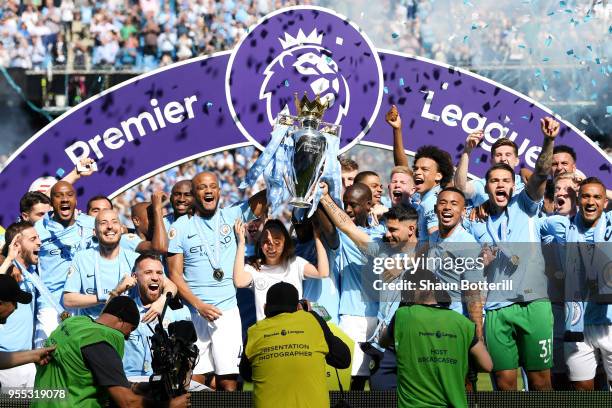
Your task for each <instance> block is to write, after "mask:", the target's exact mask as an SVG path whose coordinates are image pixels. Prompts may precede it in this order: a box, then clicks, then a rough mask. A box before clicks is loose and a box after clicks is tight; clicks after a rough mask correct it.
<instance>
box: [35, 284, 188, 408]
mask: <svg viewBox="0 0 612 408" xmlns="http://www.w3.org/2000/svg"><path fill="white" fill-rule="evenodd" d="M139 321H140V314H139V313H138V308H137V307H136V304H135V303H134V301H133V300H132V299H130V298H128V297H127V296H118V297H114V298H112V299H111V300H110V301H109V302H108V304H107V305H106V308H105V309H104V310H103V311H102V314H101V315H100V317H98V318H97V319H96V320H93V319H91V318H90V317H88V316H75V317H71V318H69V319H66V320H64V321H63V322H62V323H61V324H60V326H59V327H58V328H57V329H56V330H54V331H53V333H51V335H50V336H49V339H48V340H47V344H48V345H56V346H57V348H56V350H55V352H54V355H53V358H52V359H51V361H50V362H49V364H47V365H46V366H44V367H42V368H40V369H39V370H38V372H37V373H36V380H35V382H34V387H35V388H36V389H40V390H59V389H64V390H66V391H67V397H66V399H55V400H35V401H34V403H33V404H32V407H34V408H35V407H83V406H88V407H97V406H99V407H102V406H105V404H106V400H107V399H108V396H109V395H110V397H111V398H112V399H113V401H114V402H115V403H116V404H117V405H118V406H119V407H148V406H170V407H185V406H189V405H190V404H189V394H184V395H182V396H181V397H178V398H175V399H172V400H171V401H166V402H156V401H154V400H152V399H148V398H146V397H143V396H141V395H138V394H136V393H135V392H134V390H137V389H138V387H137V386H131V385H130V383H129V382H128V380H127V378H126V377H125V373H124V372H123V364H122V363H121V357H122V355H123V350H124V341H125V339H127V338H128V336H129V335H130V333H131V332H132V331H134V330H135V329H136V327H138V323H139Z"/></svg>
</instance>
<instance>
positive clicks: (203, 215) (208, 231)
mask: <svg viewBox="0 0 612 408" xmlns="http://www.w3.org/2000/svg"><path fill="white" fill-rule="evenodd" d="M192 194H193V196H194V210H195V213H194V215H193V216H192V217H180V218H179V219H177V220H176V221H175V222H174V223H173V224H172V226H171V227H170V230H169V231H168V238H169V239H170V243H169V245H168V267H169V270H170V278H171V279H172V281H173V282H174V283H175V284H176V286H177V287H178V290H179V294H180V295H181V297H182V298H183V300H184V301H185V302H186V303H187V305H188V306H189V309H190V310H191V317H192V320H193V323H194V325H195V328H196V331H197V334H198V341H197V342H196V345H197V346H198V349H199V350H200V359H199V361H198V364H197V365H196V367H195V369H194V371H193V372H194V380H196V381H198V382H202V383H204V382H205V377H204V375H205V374H210V373H214V374H215V382H216V386H217V389H223V390H226V391H234V390H236V386H237V381H236V380H237V376H238V363H239V362H240V354H241V352H242V327H241V321H240V313H239V311H238V306H237V301H236V289H235V288H234V283H233V280H232V271H233V266H234V258H235V257H236V250H237V246H236V239H235V237H234V232H233V229H232V227H231V226H232V225H234V222H235V221H236V220H237V219H238V218H241V219H242V220H243V221H244V222H248V221H250V220H251V219H253V218H256V217H262V216H265V215H267V207H266V192H265V190H264V191H260V192H259V193H257V194H255V195H254V196H253V197H251V198H250V199H249V200H247V201H243V202H240V203H237V204H235V205H233V206H231V207H224V208H219V198H220V196H221V185H220V182H219V179H218V177H217V175H216V174H215V173H212V172H203V173H199V174H197V175H196V176H195V177H194V178H193V180H192Z"/></svg>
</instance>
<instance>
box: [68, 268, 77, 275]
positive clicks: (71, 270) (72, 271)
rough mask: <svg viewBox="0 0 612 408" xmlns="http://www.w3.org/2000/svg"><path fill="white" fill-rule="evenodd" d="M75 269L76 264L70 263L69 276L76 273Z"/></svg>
mask: <svg viewBox="0 0 612 408" xmlns="http://www.w3.org/2000/svg"><path fill="white" fill-rule="evenodd" d="M74 271H75V268H74V266H73V265H70V266H69V267H68V277H71V276H72V274H73V273H74Z"/></svg>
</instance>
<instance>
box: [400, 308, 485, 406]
mask: <svg viewBox="0 0 612 408" xmlns="http://www.w3.org/2000/svg"><path fill="white" fill-rule="evenodd" d="M394 324H395V326H394V329H393V330H394V331H393V335H394V338H395V351H396V353H397V400H398V406H399V407H417V406H418V407H448V406H453V407H467V397H466V395H465V377H466V375H467V371H468V352H469V347H470V345H471V344H472V341H473V339H474V331H475V325H474V323H472V322H471V321H470V320H468V319H467V318H465V317H464V316H462V315H461V314H459V313H457V312H454V311H452V310H448V309H441V308H436V307H429V306H423V305H414V306H408V307H400V308H399V309H398V310H397V312H396V313H395V323H394Z"/></svg>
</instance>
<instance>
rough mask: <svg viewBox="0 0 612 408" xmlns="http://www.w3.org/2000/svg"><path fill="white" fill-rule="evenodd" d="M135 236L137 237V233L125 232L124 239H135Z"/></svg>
mask: <svg viewBox="0 0 612 408" xmlns="http://www.w3.org/2000/svg"><path fill="white" fill-rule="evenodd" d="M137 237H138V235H136V234H132V233H129V234H125V239H129V240H130V241H133V240H135V239H136V238H137Z"/></svg>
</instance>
